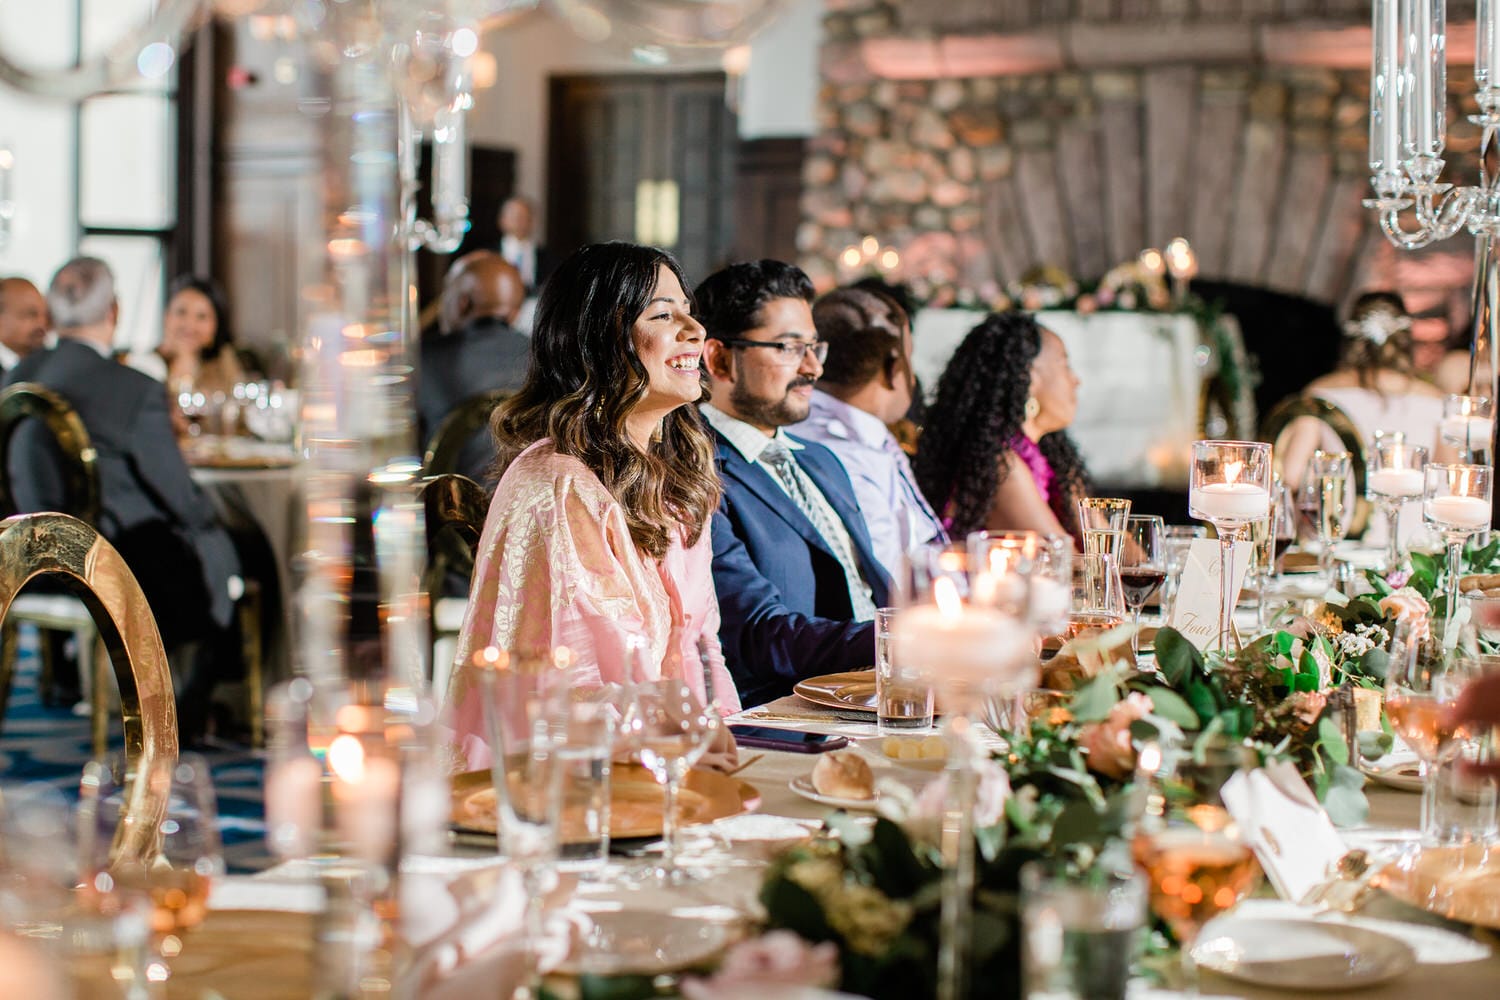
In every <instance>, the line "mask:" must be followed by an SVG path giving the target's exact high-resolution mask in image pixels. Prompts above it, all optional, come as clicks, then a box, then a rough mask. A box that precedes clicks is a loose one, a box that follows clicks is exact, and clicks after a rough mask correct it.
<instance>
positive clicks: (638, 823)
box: [450, 763, 760, 844]
mask: <svg viewBox="0 0 1500 1000" xmlns="http://www.w3.org/2000/svg"><path fill="white" fill-rule="evenodd" d="M450 784H451V787H452V794H453V812H452V815H451V819H452V823H453V826H454V828H455V829H457V830H460V831H464V832H469V833H484V834H494V832H495V789H494V786H493V785H492V784H491V781H490V772H489V771H488V770H480V771H465V772H464V773H462V774H455V775H454V776H453V778H452V779H451V782H450ZM759 805H760V792H758V791H757V790H756V789H755V786H754V785H750V784H747V783H745V782H743V781H738V780H736V779H734V778H731V777H728V776H727V775H723V774H720V773H719V772H717V771H707V770H701V769H698V768H694V769H693V770H691V771H689V772H688V776H687V779H686V780H685V781H684V782H683V783H682V787H681V788H680V789H679V790H678V793H677V822H678V823H680V824H682V825H683V826H695V825H697V824H699V823H712V822H713V821H714V820H716V819H723V818H724V817H726V816H738V815H739V814H740V813H745V812H750V811H752V810H754V809H755V808H757V807H758V806H759ZM661 813H662V787H661V786H660V785H658V784H657V783H656V779H655V778H653V777H652V776H651V772H650V771H647V770H646V768H644V767H643V766H641V765H640V764H634V763H632V764H619V763H617V764H615V765H614V766H613V767H612V768H611V771H610V780H609V835H610V838H611V839H613V840H629V839H633V838H636V837H655V836H658V835H660V833H661ZM591 839H592V838H591V837H590V836H589V835H588V831H587V829H586V827H585V825H584V803H583V801H582V796H581V795H580V796H579V797H578V801H574V797H573V796H571V795H568V796H566V797H565V799H564V802H563V815H562V842H563V843H564V844H583V843H588V841H589V840H591Z"/></svg>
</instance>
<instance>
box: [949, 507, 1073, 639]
mask: <svg viewBox="0 0 1500 1000" xmlns="http://www.w3.org/2000/svg"><path fill="white" fill-rule="evenodd" d="M966 541H967V544H968V549H969V557H970V558H971V559H973V560H974V561H975V564H976V565H979V566H985V567H988V568H989V571H990V572H1003V571H1004V570H1006V569H1014V570H1015V571H1016V572H1019V573H1021V574H1022V575H1023V576H1024V577H1025V578H1026V585H1027V604H1028V614H1029V616H1030V618H1031V621H1032V623H1033V625H1035V626H1036V630H1037V633H1038V634H1039V635H1058V634H1060V633H1062V632H1063V631H1064V630H1065V629H1066V628H1067V625H1068V607H1069V600H1070V598H1071V594H1072V589H1073V540H1072V539H1071V538H1069V537H1068V536H1067V535H1055V534H1043V533H1041V532H1037V531H975V532H971V533H970V534H969V537H968V539H967V540H966Z"/></svg>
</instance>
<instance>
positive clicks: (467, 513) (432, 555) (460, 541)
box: [422, 473, 490, 697]
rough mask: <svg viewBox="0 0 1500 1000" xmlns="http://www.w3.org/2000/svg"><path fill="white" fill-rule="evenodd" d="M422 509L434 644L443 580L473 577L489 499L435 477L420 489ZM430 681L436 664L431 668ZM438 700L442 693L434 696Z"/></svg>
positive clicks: (463, 483)
mask: <svg viewBox="0 0 1500 1000" xmlns="http://www.w3.org/2000/svg"><path fill="white" fill-rule="evenodd" d="M422 503H423V505H424V507H425V508H426V522H427V570H426V572H425V573H424V574H423V576H422V589H423V591H424V592H425V593H426V595H427V615H428V623H427V624H428V635H429V636H431V637H432V640H433V641H434V642H436V640H437V639H439V638H441V637H442V634H443V633H441V632H440V631H439V629H438V624H437V619H436V613H437V604H438V600H439V599H440V598H441V597H442V594H443V580H444V579H445V578H446V577H447V576H448V574H449V573H462V574H464V575H465V576H468V577H472V576H473V575H474V553H475V551H476V550H477V549H478V548H479V536H480V534H481V533H482V532H483V531H484V519H485V515H486V514H487V513H488V512H489V505H490V498H489V496H488V494H486V493H485V491H484V488H483V487H481V486H480V485H479V484H478V483H476V482H474V480H472V479H469V478H468V477H467V476H460V475H458V474H457V473H448V474H447V475H442V476H436V477H434V478H432V479H430V480H428V481H427V483H426V484H425V485H423V487H422ZM432 670H433V675H434V677H436V676H438V670H437V664H435V663H434V664H433V665H432ZM438 694H439V697H441V696H442V694H443V692H438Z"/></svg>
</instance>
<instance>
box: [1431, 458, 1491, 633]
mask: <svg viewBox="0 0 1500 1000" xmlns="http://www.w3.org/2000/svg"><path fill="white" fill-rule="evenodd" d="M1424 474H1425V476H1426V479H1425V480H1424V482H1423V487H1422V517H1423V519H1425V520H1426V522H1427V523H1428V524H1430V525H1431V526H1432V527H1434V528H1436V529H1437V530H1438V531H1440V532H1441V533H1442V535H1443V541H1444V542H1446V543H1447V546H1448V571H1447V580H1446V582H1447V588H1446V596H1447V600H1446V602H1445V606H1444V609H1443V642H1444V643H1445V644H1446V645H1447V646H1448V648H1450V649H1451V648H1452V647H1453V646H1454V644H1455V643H1456V641H1457V638H1458V637H1457V636H1456V635H1454V634H1453V632H1452V625H1453V613H1454V611H1456V610H1457V604H1458V578H1459V573H1460V571H1461V567H1460V560H1461V558H1462V556H1463V548H1464V541H1465V540H1466V539H1468V537H1469V536H1470V535H1473V534H1477V533H1478V532H1481V531H1484V530H1485V529H1486V528H1488V527H1489V526H1490V501H1491V490H1492V488H1493V486H1494V482H1493V479H1494V470H1493V469H1492V468H1491V467H1490V466H1488V465H1444V464H1442V463H1439V462H1429V463H1428V464H1427V467H1426V469H1425V470H1424Z"/></svg>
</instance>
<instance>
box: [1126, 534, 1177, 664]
mask: <svg viewBox="0 0 1500 1000" xmlns="http://www.w3.org/2000/svg"><path fill="white" fill-rule="evenodd" d="M1165 531H1166V524H1165V523H1163V521H1162V519H1161V518H1159V517H1157V516H1155V515H1133V516H1131V517H1129V518H1127V519H1126V522H1125V545H1124V551H1123V553H1122V554H1121V556H1120V583H1121V585H1122V586H1121V590H1122V591H1123V593H1124V597H1125V606H1126V607H1127V608H1129V609H1130V615H1131V621H1132V622H1134V624H1135V632H1133V633H1132V634H1131V636H1130V653H1131V655H1132V656H1136V657H1138V656H1139V655H1140V631H1141V608H1143V607H1145V605H1146V602H1147V601H1148V600H1150V598H1151V595H1152V594H1154V593H1156V590H1157V588H1158V587H1160V586H1161V585H1162V581H1164V580H1165V579H1166V578H1167V563H1166V555H1165V553H1164V551H1163V549H1162V535H1163V534H1164V533H1165Z"/></svg>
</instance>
